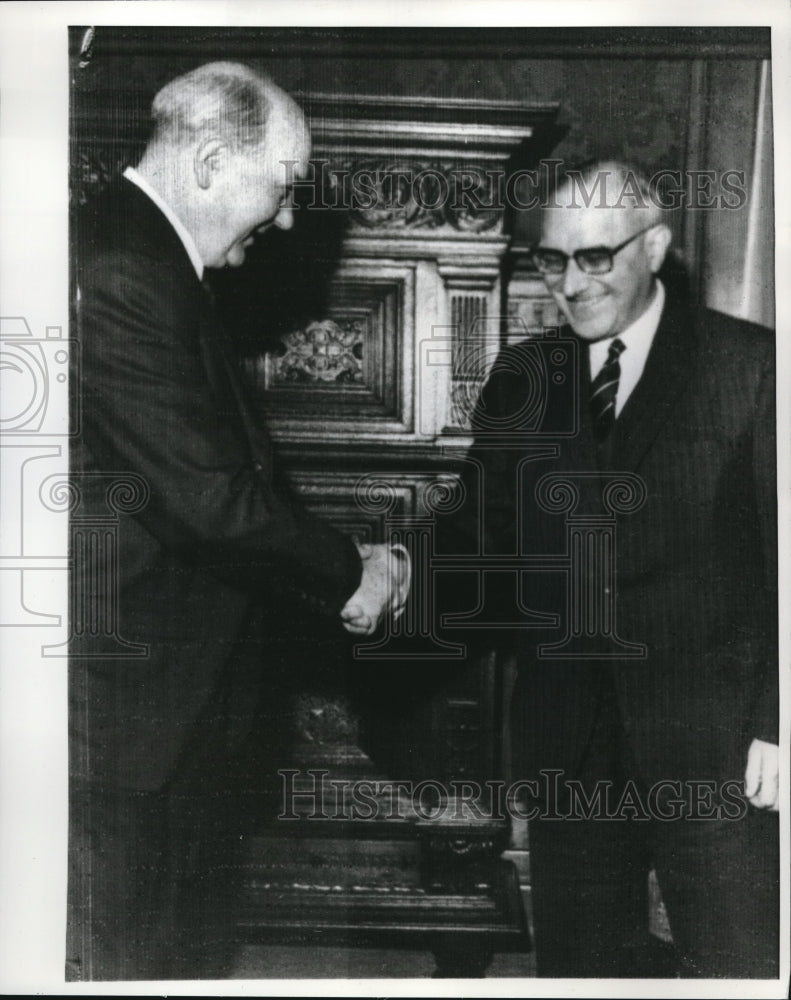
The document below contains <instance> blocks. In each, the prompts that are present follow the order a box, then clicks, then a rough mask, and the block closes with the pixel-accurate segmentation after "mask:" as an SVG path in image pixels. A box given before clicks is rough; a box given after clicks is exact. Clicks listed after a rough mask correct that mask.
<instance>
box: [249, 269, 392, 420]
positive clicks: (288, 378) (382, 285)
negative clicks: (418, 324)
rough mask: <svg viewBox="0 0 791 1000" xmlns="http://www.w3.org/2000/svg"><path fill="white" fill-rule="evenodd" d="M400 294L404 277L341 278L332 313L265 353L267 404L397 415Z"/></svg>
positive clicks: (302, 410)
mask: <svg viewBox="0 0 791 1000" xmlns="http://www.w3.org/2000/svg"><path fill="white" fill-rule="evenodd" d="M403 300H404V289H403V281H397V280H396V281H387V280H383V279H381V278H376V277H373V276H372V277H370V278H369V280H367V281H359V280H350V279H349V278H348V277H345V276H344V275H343V274H341V275H340V276H339V277H338V278H336V280H335V282H334V283H333V287H332V291H331V299H330V303H329V308H328V313H329V315H327V316H324V317H320V318H317V319H315V320H313V321H312V322H311V323H309V324H308V325H307V326H306V327H305V328H304V329H302V330H294V331H292V332H291V333H290V334H288V335H287V336H286V337H285V346H286V352H285V354H284V355H283V356H282V357H279V358H278V357H274V356H272V355H267V356H266V357H265V365H264V370H263V376H264V385H263V387H262V388H264V389H265V390H266V392H267V393H268V406H269V409H270V411H271V412H272V413H278V414H292V413H293V414H299V415H301V416H304V415H306V414H316V415H317V416H320V417H321V421H322V423H324V422H325V421H327V420H332V419H333V418H339V417H341V418H343V417H346V418H348V417H358V418H360V419H366V420H376V419H380V420H381V419H390V420H396V419H398V416H399V412H398V397H397V379H396V365H397V359H398V354H399V347H400V346H401V345H402V344H403V308H404V307H403Z"/></svg>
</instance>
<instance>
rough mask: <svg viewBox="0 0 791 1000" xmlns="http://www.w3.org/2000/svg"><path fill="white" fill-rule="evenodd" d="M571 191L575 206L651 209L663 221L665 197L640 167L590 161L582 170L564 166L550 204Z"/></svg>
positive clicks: (615, 161)
mask: <svg viewBox="0 0 791 1000" xmlns="http://www.w3.org/2000/svg"><path fill="white" fill-rule="evenodd" d="M568 189H571V191H572V197H573V198H574V201H575V203H577V202H579V203H581V204H585V203H588V204H592V205H599V206H600V207H602V208H604V207H606V206H613V205H614V206H616V207H619V208H623V207H633V208H639V209H643V210H647V212H648V213H649V218H653V219H656V221H657V222H660V221H661V220H662V218H663V212H662V208H663V205H662V202H661V201H660V200H658V195H659V194H661V190H660V188H658V186H657V183H656V181H655V178H654V177H653V176H652V175H651V174H650V173H649V172H648V171H647V170H645V169H643V168H642V167H641V166H640V165H638V164H636V163H630V162H628V161H625V160H609V159H608V160H589V161H587V162H586V163H582V164H580V166H579V167H572V166H569V165H564V167H563V168H562V169H561V170H560V172H559V173H558V174H557V175H556V178H555V183H554V184H553V185H552V188H551V190H550V197H549V200H548V203H549V204H550V205H551V204H552V201H553V200H554V197H553V196H554V195H555V194H559V193H560V192H561V191H566V190H568Z"/></svg>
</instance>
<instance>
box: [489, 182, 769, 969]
mask: <svg viewBox="0 0 791 1000" xmlns="http://www.w3.org/2000/svg"><path fill="white" fill-rule="evenodd" d="M580 183H582V184H584V190H585V191H587V192H588V193H589V194H590V192H591V191H594V192H595V193H594V196H593V197H589V198H588V204H587V205H586V201H585V198H584V197H583V196H582V192H583V189H582V188H581V187H580ZM597 183H598V185H599V186H598V187H597V186H596V185H597ZM630 192H631V194H630ZM652 194H654V195H655V192H652V190H651V186H650V183H649V180H648V179H647V178H646V177H644V176H642V175H640V174H639V173H638V172H636V171H633V170H631V169H630V168H629V167H628V166H626V165H624V164H619V163H612V162H610V163H607V162H605V163H598V164H594V165H593V166H591V167H590V168H587V169H585V170H583V171H582V173H581V174H578V175H577V180H576V182H575V181H574V179H573V178H566V179H564V180H562V181H561V182H560V183H559V185H558V187H557V189H556V190H555V191H554V193H553V195H552V197H551V198H549V199H548V201H547V204H546V205H545V206H544V207H543V210H542V233H541V240H540V243H539V245H538V246H537V247H536V248H535V250H534V251H533V261H534V263H535V266H536V268H537V269H538V270H539V272H540V273H541V274H542V276H543V278H544V281H545V284H546V287H547V289H548V290H549V292H550V293H551V294H552V296H553V298H554V299H555V301H556V303H557V304H558V306H559V308H560V310H561V312H562V313H563V315H564V316H565V318H566V320H567V322H568V328H564V329H563V330H561V331H560V336H561V338H562V337H563V336H564V335H568V337H569V338H571V341H570V342H571V343H572V344H576V356H577V360H578V371H577V376H578V385H579V396H580V398H579V400H578V404H577V411H578V413H579V423H578V426H577V428H576V432H575V433H574V434H572V435H570V436H567V437H566V438H562V439H561V438H558V439H557V440H555V441H554V442H549V447H548V450H547V449H544V451H543V452H542V451H541V450H539V451H538V452H536V450H535V448H534V450H533V452H530V451H529V449H527V450H523V451H520V449H519V447H518V446H514V443H513V442H512V443H511V445H510V446H509V447H506V448H500V447H493V446H492V445H491V444H489V446H488V447H487V444H486V441H485V440H484V439H485V435H484V434H482V433H479V434H478V435H477V438H476V443H475V445H474V446H473V450H472V453H471V455H472V457H475V458H478V459H479V460H480V462H481V464H482V467H483V479H482V483H483V486H482V490H483V498H482V499H483V501H484V502H483V506H482V508H480V509H482V510H483V511H484V514H483V517H484V521H483V524H482V525H481V528H482V530H483V532H484V533H485V536H486V539H487V545H491V546H497V545H498V541H497V536H498V532H500V536H499V537H500V542H499V546H500V547H499V548H496V549H491V550H490V551H504V549H503V548H502V546H504V545H507V544H509V543H508V542H507V541H506V538H507V537H510V538H511V539H513V537H514V534H513V532H514V525H515V524H517V525H518V526H519V527H518V533H519V541H518V543H517V544H518V545H519V551H520V552H522V553H526V554H545V553H552V552H558V551H561V552H562V551H563V550H564V546H565V535H564V530H565V525H564V517H563V516H562V514H561V515H558V513H557V512H552V511H550V510H548V509H547V505H546V504H545V505H543V507H542V505H541V503H540V502H537V500H536V497H537V487H539V484H540V482H541V480H542V477H543V476H545V475H552V476H556V477H557V476H558V475H560V476H561V477H566V478H567V479H568V481H570V482H572V483H573V484H574V488H575V489H577V490H578V491H579V493H578V497H577V506H576V508H575V511H574V512H573V515H570V516H576V517H578V518H579V517H581V516H584V515H592V516H593V517H594V518H595V517H601V516H602V515H603V514H606V513H607V511H608V508H607V503H606V500H605V499H604V498H603V494H602V491H603V488H604V486H606V483H607V482H608V480H612V479H613V477H617V476H618V475H621V476H624V475H628V476H629V477H632V478H631V480H630V481H631V482H634V483H637V484H638V485H637V487H636V489H637V491H638V493H639V492H640V491H641V490H644V493H645V498H644V500H643V501H642V503H638V504H635V505H634V506H635V507H637V509H633V510H632V511H631V512H630V513H624V514H619V515H617V517H616V521H617V524H616V533H615V539H616V544H615V553H614V560H613V561H612V562H611V563H610V566H611V568H612V569H613V571H614V574H615V575H614V582H613V586H612V589H613V590H614V603H613V605H612V607H613V608H614V614H615V616H616V621H617V635H618V637H619V638H620V639H621V640H623V641H624V642H625V643H631V644H634V645H633V646H632V647H630V649H631V654H632V655H626V654H625V653H624V655H620V654H618V653H617V652H616V653H613V651H612V648H611V647H607V646H606V644H605V646H602V645H601V644H600V640H601V636H598V635H590V636H588V637H587V638H588V639H589V641H588V642H587V645H586V646H585V647H584V649H585V650H587V652H582V653H580V651H579V648H580V647H579V646H578V647H577V650H576V652H575V654H574V655H571V654H569V655H568V656H566V654H557V653H555V655H554V656H553V657H551V656H547V655H546V650H544V651H541V650H540V649H539V647H540V646H541V645H542V643H543V644H544V645H546V644H547V643H549V644H552V643H553V642H554V644H555V645H556V646H557V644H558V639H559V638H560V637H562V635H563V634H564V630H565V627H566V626H567V625H569V626H570V629H571V631H573V626H574V618H575V614H576V615H577V617H578V618H579V616H580V615H581V616H582V617H583V618H584V617H585V612H584V611H580V608H579V605H577V606H576V607H574V606H573V597H572V596H570V595H574V594H577V595H582V596H583V598H584V599H585V600H589V601H590V600H592V601H596V600H598V599H599V598H600V597H601V589H602V588H600V583H601V580H600V579H594V578H593V576H594V573H595V572H599V570H596V569H594V568H591V567H596V566H599V569H600V567H601V562H600V561H599V562H598V563H597V561H596V560H595V559H589V560H588V562H587V563H585V562H584V560H583V561H581V562H580V565H582V566H585V567H587V568H585V569H582V570H578V571H577V574H578V576H579V579H577V580H571V581H569V580H567V579H566V577H565V576H564V575H563V574H562V573H560V572H558V573H555V574H552V573H546V572H543V573H532V572H531V573H525V574H523V587H524V590H523V594H522V597H523V599H524V605H525V606H526V607H529V608H530V609H531V611H533V612H535V611H538V612H544V613H547V614H553V613H555V614H556V615H557V614H559V615H560V626H559V628H557V627H556V628H554V629H552V628H548V629H546V630H542V629H540V628H535V624H536V619H535V617H534V618H533V620H532V622H531V623H530V627H526V628H524V629H520V630H518V639H517V643H518V647H519V648H518V663H519V669H518V679H517V683H516V689H515V693H514V700H513V707H514V719H513V730H512V731H513V734H514V735H513V767H514V771H513V776H514V778H515V779H523V780H524V781H525V782H526V785H525V787H527V788H529V791H530V796H531V810H530V812H529V813H527V815H528V816H529V818H530V852H531V880H532V899H533V907H534V917H535V934H536V958H537V965H538V974H539V975H540V976H552V977H559V976H582V977H605V976H635V977H640V976H645V975H650V974H652V971H651V965H650V962H649V955H650V949H649V941H650V940H652V939H651V938H649V937H648V933H647V931H648V913H649V906H648V898H647V892H648V890H647V875H648V872H649V870H650V869H651V868H653V869H654V870H655V871H656V873H657V878H658V882H659V885H660V888H661V892H662V895H663V899H664V903H665V906H666V909H667V914H668V917H669V923H670V927H671V931H672V935H673V940H674V944H675V950H676V955H677V957H678V960H679V963H680V964H679V966H678V968H677V971H678V972H679V973H680V974H681V975H682V976H700V977H705V978H708V977H756V978H759V977H760V978H771V977H774V976H776V975H777V970H778V959H777V955H778V923H779V902H778V889H777V881H778V862H777V814H776V810H777V801H778V800H777V796H778V747H777V741H778V734H777V707H776V700H777V689H778V677H777V623H776V617H775V616H776V607H777V603H776V534H775V530H776V529H775V418H774V391H775V390H774V342H773V338H772V336H771V335H770V334H769V332H768V331H767V330H764V329H762V328H759V327H756V326H753V325H751V324H747V323H744V322H742V321H739V320H736V319H733V318H731V317H728V316H725V315H722V314H718V313H713V312H711V311H708V310H695V309H693V308H691V307H689V306H688V304H687V303H685V302H682V301H678V296H677V295H674V294H672V293H671V290H670V288H669V287H668V288H665V287H664V285H663V283H662V282H661V281H660V280H659V279H658V277H657V273H658V272H659V270H660V268H661V267H662V265H663V262H664V259H665V254H666V251H667V249H668V245H669V243H670V240H671V233H670V229H669V228H668V226H667V225H666V224H665V223H664V221H663V211H662V209H661V207H659V205H658V204H657V203H656V202H657V199H656V197H652ZM569 328H570V329H569ZM530 349H531V348H530V342H529V341H525V342H523V343H522V344H517V345H515V346H513V347H509V348H507V349H506V350H505V351H504V352H503V354H502V355H501V357H500V358H499V359H498V362H497V363H496V364H495V366H494V369H493V371H492V374H491V376H490V378H489V381H488V383H487V385H486V387H485V389H484V391H483V394H482V398H481V404H480V405H481V408H482V409H481V412H483V413H485V414H486V417H487V421H488V426H491V425H492V421H493V420H496V419H497V418H498V417H507V415H508V414H519V413H524V412H527V411H530V412H532V411H533V410H534V409H535V408H531V407H525V393H526V391H527V389H526V385H527V384H528V380H526V379H525V378H523V377H520V375H519V372H520V371H521V370H523V369H524V365H523V364H520V362H523V361H524V359H525V356H526V353H527V352H529V351H530ZM543 391H544V392H545V393H546V404H547V405H546V412H551V411H552V407H553V406H554V405H556V404H555V403H553V394H554V393H555V391H556V390H555V388H554V386H553V384H552V380H551V379H548V380H547V382H546V386H545V387H544V390H543ZM482 426H483V425H482ZM514 430H515V434H514V436H513V437H514V441H516V442H518V441H519V434H520V432H521V433H523V435H524V440H525V441H526V442H529V441H530V440H531V438H530V432H529V431H527V432H525V429H520V427H519V426H518V420H517V422H516V423H515V424H514ZM533 440H534V441H535V439H533ZM545 443H547V442H545ZM545 482H546V480H545ZM539 492H540V490H539ZM470 494H471V495H472V496H474V491H470ZM475 505H477V501H476V503H475V504H474V506H475ZM476 509H478V508H477V507H476ZM509 531H510V532H511V534H510V535H508V532H509ZM510 544H511V545H513V541H511V542H510ZM586 574H587V575H586ZM553 580H554V582H553ZM567 587H568V589H567ZM593 617H595V616H593ZM587 620H591V617H590V616H589V617H588V619H587ZM583 631H584V630H583ZM579 638H580V639H581V640H585V639H586V637H585V636H584V635H582V636H580V637H579ZM597 644H598V645H597ZM635 646H636V647H638V648H639V647H642V651H641V652H639V653H637V654H636V655H635V653H634V648H635ZM530 782H532V784H527V783H530ZM742 782H743V783H744V786H745V788H744V794H743V796H742V794H741V787H740V783H742ZM674 961H675V958H674ZM674 971H676V970H674ZM653 974H656V971H654V972H653Z"/></svg>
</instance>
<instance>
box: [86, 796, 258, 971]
mask: <svg viewBox="0 0 791 1000" xmlns="http://www.w3.org/2000/svg"><path fill="white" fill-rule="evenodd" d="M70 812H71V816H70V852H69V857H70V871H69V889H68V926H67V966H66V978H67V979H68V980H71V981H75V980H76V981H90V980H112V981H115V980H121V981H123V980H143V979H202V978H224V977H226V976H227V974H228V970H229V967H230V960H231V958H232V950H233V947H234V941H233V935H232V928H233V919H232V903H233V898H234V889H235V886H234V884H233V877H232V871H233V868H234V866H233V865H231V864H229V863H228V860H229V858H231V857H232V856H233V834H232V827H231V824H230V823H229V822H228V815H229V813H228V810H227V808H226V803H225V802H224V801H223V799H222V797H221V796H220V797H219V798H218V796H216V795H211V794H207V795H196V794H194V793H191V792H190V793H179V792H178V791H174V790H171V791H169V792H163V791H125V790H118V789H115V790H111V791H108V790H105V789H100V788H97V787H90V786H85V785H79V784H78V783H76V782H75V783H73V785H72V788H71V802H70ZM237 840H238V837H237Z"/></svg>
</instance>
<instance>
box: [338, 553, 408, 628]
mask: <svg viewBox="0 0 791 1000" xmlns="http://www.w3.org/2000/svg"><path fill="white" fill-rule="evenodd" d="M357 550H358V552H359V553H360V558H361V559H362V562H363V575H362V580H361V581H360V586H359V587H358V588H357V590H356V591H355V593H354V594H352V596H351V597H350V598H349V600H348V601H347V603H346V605H345V606H344V608H343V610H342V611H341V618H342V620H343V627H344V628H345V629H346V631H347V632H351V634H352V635H373V633H374V632H375V631H376V630H377V628H378V627H379V626H380V625H381V623H382V621H383V620H384V618H385V617H386V616H387V615H388V614H392V615H394V616H395V617H398V615H399V614H400V613H401V611H403V609H404V604H405V603H406V599H407V595H408V593H409V581H410V575H411V573H410V564H409V555H408V553H407V551H406V549H405V548H404V547H403V546H401V545H398V546H390V545H358V546H357Z"/></svg>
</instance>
